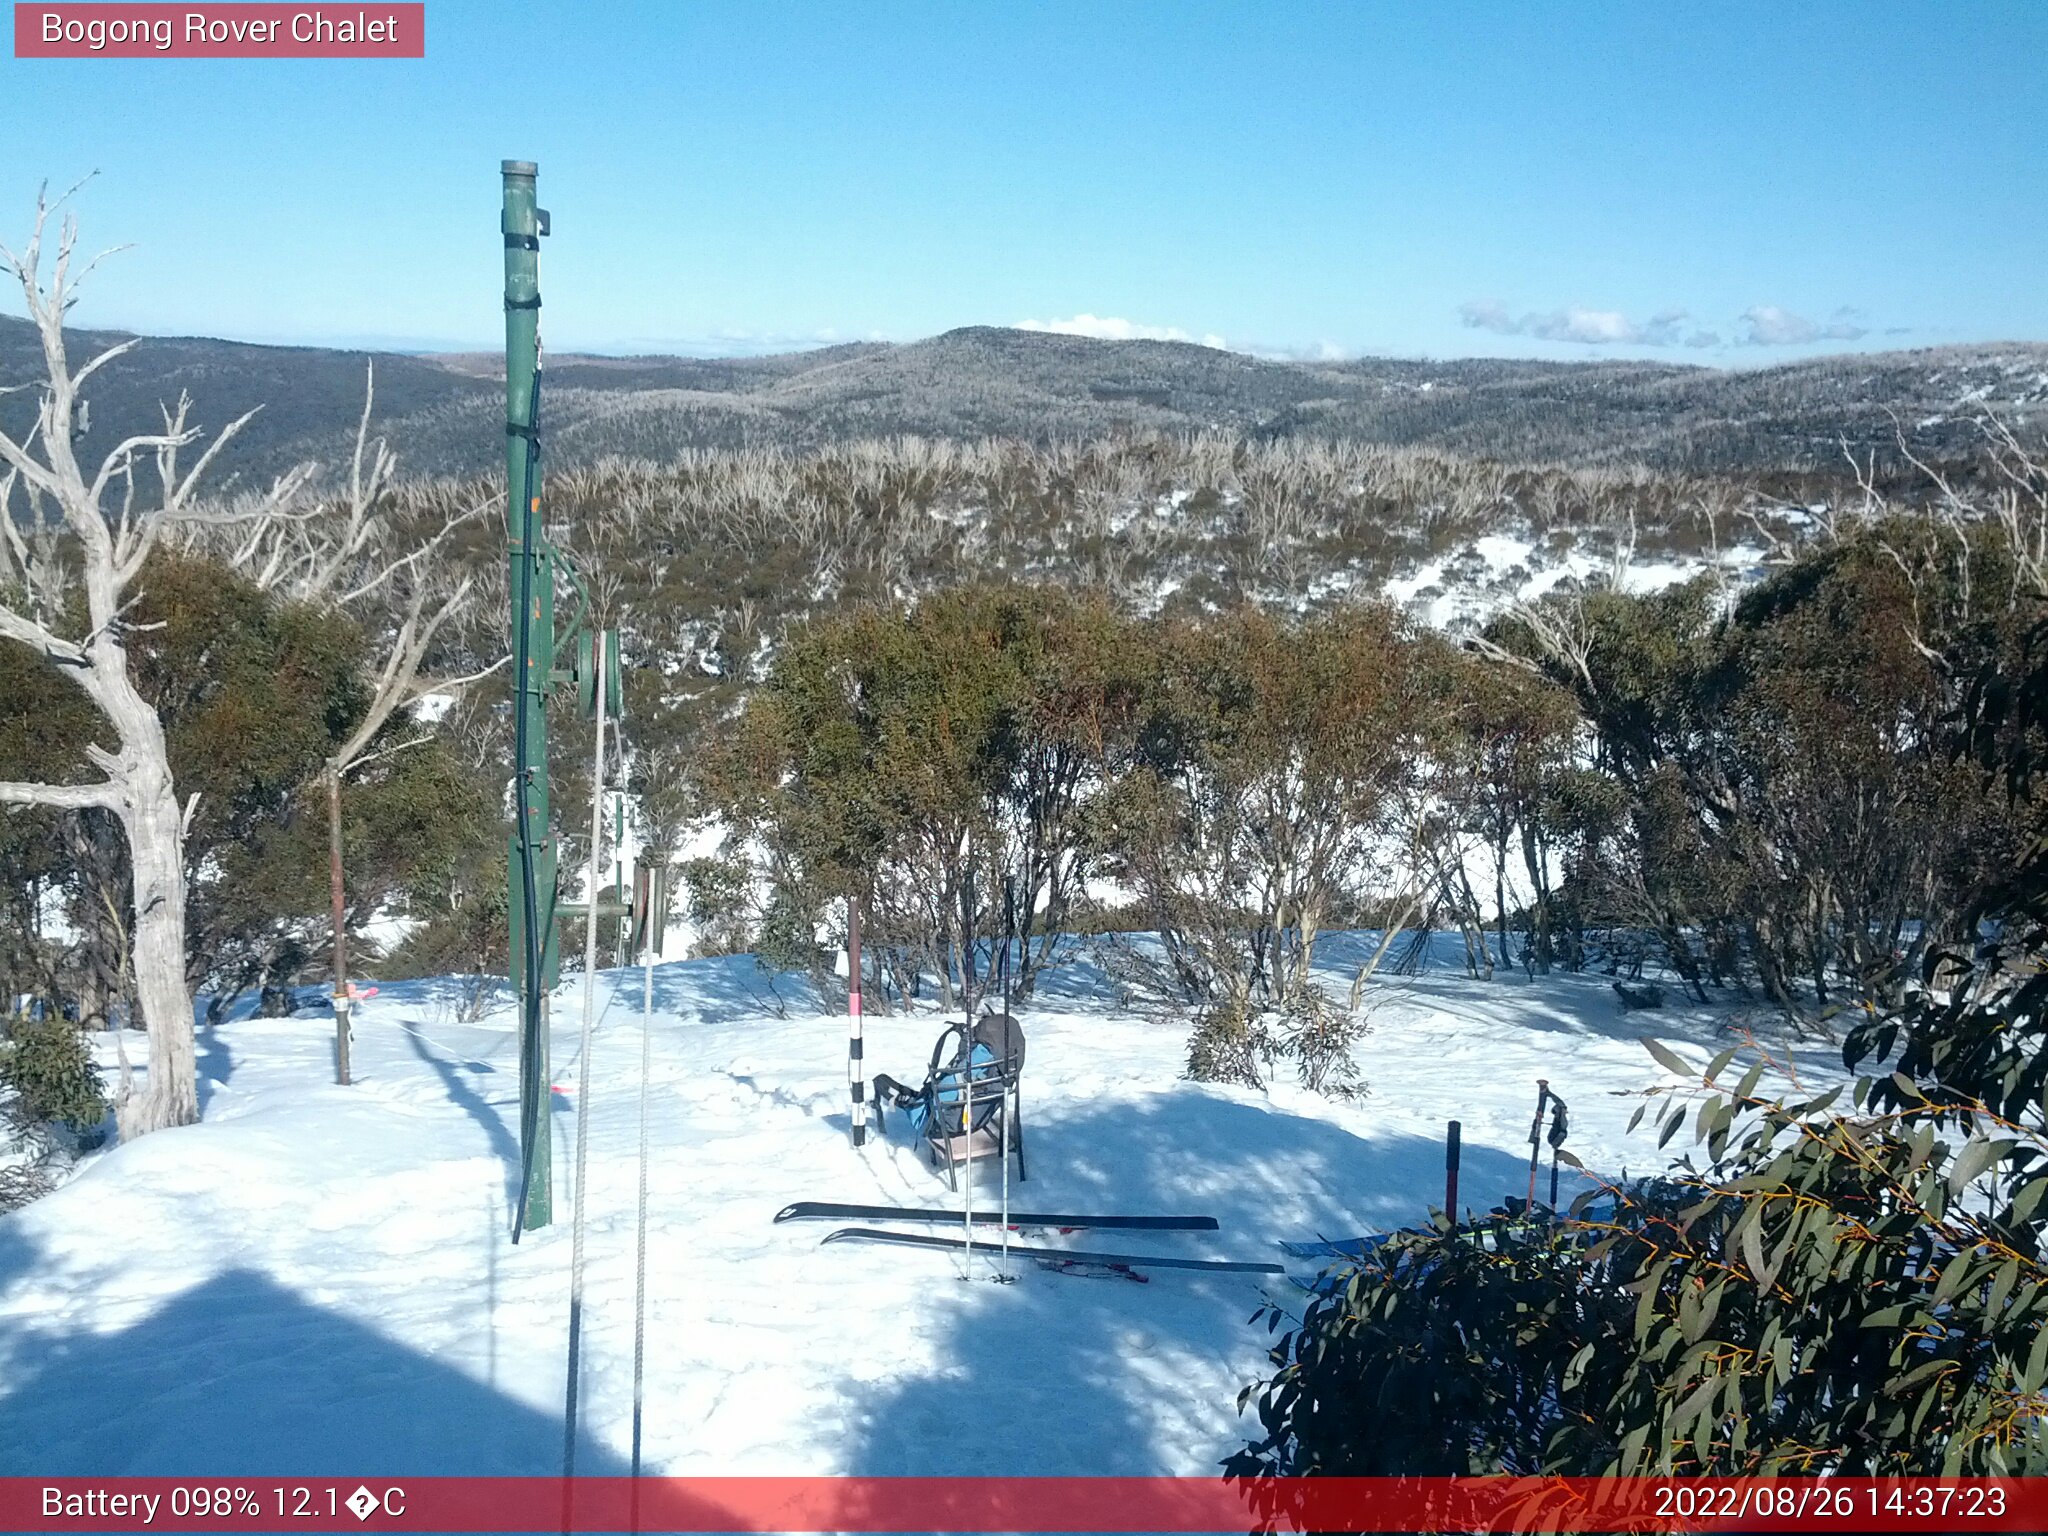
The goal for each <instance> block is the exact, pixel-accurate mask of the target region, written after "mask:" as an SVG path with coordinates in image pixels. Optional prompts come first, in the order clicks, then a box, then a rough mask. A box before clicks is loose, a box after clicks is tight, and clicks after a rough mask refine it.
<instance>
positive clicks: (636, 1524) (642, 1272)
mask: <svg viewBox="0 0 2048 1536" xmlns="http://www.w3.org/2000/svg"><path fill="white" fill-rule="evenodd" d="M648 884H649V900H648V911H649V914H650V921H649V923H648V925H647V926H648V935H649V936H648V938H647V940H646V943H645V945H644V947H643V948H642V950H641V953H642V954H643V955H644V956H645V960H646V969H645V980H644V981H643V983H642V990H641V995H640V1217H639V1236H638V1247H637V1251H636V1253H635V1255H634V1259H633V1492H632V1521H631V1528H632V1529H633V1530H636V1531H637V1530H639V1529H640V1406H641V1401H642V1399H641V1386H642V1382H643V1380H644V1376H645V1363H646V1359H647V1076H648V1072H649V1071H650V1070H651V1067H652V1064H653V1060H654V939H653V929H654V924H653V922H652V920H651V917H652V912H653V905H654V903H653V899H652V886H653V881H652V878H650V880H649V882H648Z"/></svg>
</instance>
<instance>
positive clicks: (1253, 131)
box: [0, 0, 2048, 365]
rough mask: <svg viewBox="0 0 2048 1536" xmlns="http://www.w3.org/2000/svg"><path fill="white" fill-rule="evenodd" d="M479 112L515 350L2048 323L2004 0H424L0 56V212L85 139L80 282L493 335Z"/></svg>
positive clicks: (2014, 332)
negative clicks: (176, 38) (359, 19)
mask: <svg viewBox="0 0 2048 1536" xmlns="http://www.w3.org/2000/svg"><path fill="white" fill-rule="evenodd" d="M372 9H374V6H372ZM507 157H514V158H531V159H535V160H537V161H539V163H540V167H541V200H542V202H543V204H544V205H546V206H547V207H548V208H549V209H550V210H551V211H552V213H553V216H554V227H555V234H554V236H553V237H552V238H551V239H550V240H549V241H548V242H547V243H546V245H545V246H544V248H543V257H542V261H543V266H542V284H543V292H544V294H545V295H546V300H547V310H546V316H545V322H544V324H545V331H546V336H547V340H548V343H549V345H550V346H552V347H554V348H556V349H558V350H559V349H565V348H589V349H600V350H688V351H698V352H745V351H760V350H781V349H783V348H786V347H791V346H798V345H812V344H816V343H818V342H820V341H827V340H845V339H855V338H863V337H870V336H874V337H881V338H886V339H890V340H909V339H913V338H915V337H919V336H926V335H931V334H934V333H936V332H939V331H942V330H945V329H948V328H949V327H952V326H956V325H967V324H1018V323H1024V322H1035V323H1038V324H1044V325H1066V326H1069V327H1071V328H1076V329H1083V330H1096V331H1100V332H1104V333H1111V334H1113V333H1116V332H1117V331H1118V330H1119V329H1120V328H1145V329H1147V330H1150V331H1153V332H1157V333H1169V334H1175V335H1184V336H1186V337H1188V338H1191V339H1196V340H1202V339H1215V340H1218V341H1221V342H1222V343H1224V344H1227V345H1229V346H1231V347H1234V348H1237V349H1240V350H1246V351H1260V352H1273V353H1299V354H1305V355H1315V354H1317V353H1319V352H1333V353H1342V354H1351V353H1360V352H1370V353H1395V354H1402V355H1430V356H1456V355H1472V354H1494V355H1513V356H1540V357H1589V356H1617V355H1621V356H1656V357H1668V358H1673V359H1679V360H1686V361H1697V362H1709V363H1716V364H1724V365H1741V364H1751V363H1759V362H1767V361H1774V360H1778V359H1781V358H1785V357H1791V356H1800V355H1807V354H1811V353H1815V352H1822V351H1841V350H1847V349H1851V348H1868V347H1898V346H1925V345H1930V344H1933V343H1937V342H1943V341H1973V340H1993V339H2015V338H2018V339H2044V338H2048V4H2042V3H2037V0H2012V3H2006V4H1994V3H1985V0H1980V3H1970V4H1952V3H1951V4H1939V5H1937V4H1915V5H1902V4H1887V3H1882V0H1857V3H1841V4H1825V3H1811V4H1786V3H1782V0H1779V3H1771V4H1761V3H1759V4H1737V3H1715V4H1709V5H1688V6H1666V5H1661V4H1649V3H1643V4H1589V3H1570V0H1554V3H1544V4H1508V3H1505V0H1501V3H1484V4H1480V3H1473V4H1432V5H1424V4H1421V3H1416V4H1406V5H1392V4H1374V3H1366V0H1353V3H1345V4H1331V5H1321V4H1307V3H1299V4H1290V3H1284V0H1262V3H1241V4H1216V3H1202V0H1173V3H1162V4H1146V3H1141V0H1114V3H1110V4H1102V3H1031V4H1025V3H1009V0H954V3H946V4H939V3H931V4H923V3H917V4H913V3H889V0H867V3H863V4H858V5H854V4H828V3H824V0H815V3H804V4H771V3H751V4H714V3H709V0H701V3H691V0H660V3H648V4H639V3H634V4H627V3H602V0H596V3H586V4H566V3H565V4H555V5H543V4H533V3H525V4H522V3H512V0H475V3H472V0H428V7H427V57H426V59H425V60H423V61H408V62H398V61H393V62H360V61H245V60H232V61H227V60H222V61H213V60H190V59H186V60H138V61H128V60H106V61H71V60H61V61H59V60H23V59H15V58H13V57H11V56H8V57H0V235H4V237H5V238H7V239H8V240H9V243H12V242H13V240H15V239H16V238H18V237H19V235H20V234H21V233H22V232H23V230H24V229H25V227H26V219H27V214H28V210H29V207H30V202H31V199H32V198H33V196H34V191H35V184H36V182H37V181H38V180H39V179H41V178H43V177H47V178H48V179H49V180H50V181H51V182H52V183H53V184H55V185H63V184H68V183H69V182H70V181H71V180H73V179H75V178H76V177H78V176H79V175H81V174H83V173H85V172H88V171H95V170H96V171H97V172H98V176H97V178H96V179H95V180H94V181H93V182H92V183H91V184H90V185H89V186H88V187H87V188H86V189H85V190H84V192H83V193H82V194H81V195H80V197H79V200H78V211H79V215H80V219H81V222H82V226H83V239H84V241H85V243H87V244H90V245H95V246H97V245H111V244H117V243H123V242H132V243H133V244H134V246H135V249H133V250H131V251H128V252H126V253H125V254H123V255H122V256H120V257H118V258H117V259H115V260H114V261H112V262H111V263H109V264H108V265H107V266H105V267H103V268H102V269H101V270H100V272H99V273H97V274H95V276H94V279H93V286H92V289H91V291H90V292H89V293H88V294H87V296H86V298H85V301H84V303H83V304H82V305H81V307H80V310H79V319H80V320H81V322H83V323H86V324H106V325H122V326H129V327H133V328H136V329H141V330H146V331H154V332H160V333H192V332H196V333H205V334H213V335H225V336H235V337H242V338H247V339H252V340H266V341H287V340H299V341H312V342H323V343H327V342H338V343H347V344H368V343H373V342H374V343H379V344H395V345H409V346H476V347H493V346H495V345H497V344H499V342H500V339H501V335H502V333H501V330H500V316H499V311H498V307H497V295H498V292H499V279H498V272H499V262H500V246H499V242H498V237H497V210H498V176H497V167H498V162H499V161H500V160H501V159H503V158H507ZM4 302H5V301H4V300H0V303H4ZM8 308H9V309H10V310H15V311H18V308H19V305H18V302H17V303H16V304H14V305H10V306H8Z"/></svg>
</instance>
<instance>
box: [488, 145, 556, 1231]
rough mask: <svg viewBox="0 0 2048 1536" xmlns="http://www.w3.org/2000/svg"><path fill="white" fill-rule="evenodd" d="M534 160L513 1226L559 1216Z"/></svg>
mask: <svg viewBox="0 0 2048 1536" xmlns="http://www.w3.org/2000/svg"><path fill="white" fill-rule="evenodd" d="M538 170H539V168H538V167H537V166H535V165H534V164H533V163H532V162H531V161H526V160H507V161H506V162H505V163H504V167H503V172H504V183H505V188H504V191H505V208H504V216H503V219H502V221H501V225H502V229H503V232H504V236H505V474H506V481H507V484H508V487H509V490H510V497H509V499H508V500H507V502H506V508H505V510H506V518H505V534H506V544H507V549H508V557H509V560H510V567H511V568H510V576H511V599H512V610H513V611H512V639H513V661H512V664H513V689H514V705H513V707H514V710H515V711H516V714H515V718H514V743H515V745H514V762H513V773H514V781H513V789H514V794H513V801H514V805H515V807H516V810H515V815H516V817H517V824H516V825H515V826H514V827H513V830H512V837H511V840H510V846H509V849H508V855H509V860H508V862H509V884H510V891H511V898H512V899H511V917H512V956H511V961H512V963H511V972H512V982H513V986H514V989H515V990H516V991H517V993H518V995H519V1004H520V1007H519V1020H520V1038H519V1044H520V1052H519V1067H520V1072H519V1078H520V1081H519V1098H520V1158H521V1187H522V1189H523V1191H524V1199H523V1203H522V1206H521V1209H520V1212H519V1214H518V1217H517V1226H516V1227H515V1229H514V1236H515V1239H516V1236H517V1232H518V1230H520V1229H522V1228H532V1227H544V1226H546V1225H548V1223H549V1222H550V1221H551V1220H552V1219H553V1203H554V1202H553V1193H552V1184H553V1181H552V1179H551V1177H550V1173H551V1164H552V1149H551V1146H550V1142H549V1136H548V1119H549V1099H550V1097H551V1085H550V1081H549V1071H548V1038H547V989H548V984H549V982H550V980H551V979H552V976H553V972H554V966H553V964H552V963H551V962H552V960H553V958H554V954H555V950H556V942H555V926H556V924H555V907H556V887H555V854H556V848H555V841H554V838H553V836H552V833H551V829H550V824H549V814H548V729H547V712H546V703H547V691H548V687H549V684H550V682H551V681H552V678H553V672H554V646H555V613H554V609H555V603H554V569H553V565H554V562H553V561H552V559H550V558H549V554H548V550H547V546H546V541H545V540H544V539H543V538H542V536H541V518H540V452H539V442H538V438H537V435H536V426H537V418H538V415H539V409H538V408H539V400H540V387H539V375H540V236H541V234H542V233H543V232H544V231H545V229H546V227H547V215H546V214H544V213H542V212H541V211H540V209H539V208H538V207H537V206H536V204H535V197H534V190H535V189H534V179H535V177H536V175H537V174H538Z"/></svg>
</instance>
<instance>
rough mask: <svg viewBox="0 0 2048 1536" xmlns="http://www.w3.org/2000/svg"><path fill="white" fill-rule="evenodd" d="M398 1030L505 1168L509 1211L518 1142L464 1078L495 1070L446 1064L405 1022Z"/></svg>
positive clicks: (483, 1065) (483, 1064)
mask: <svg viewBox="0 0 2048 1536" xmlns="http://www.w3.org/2000/svg"><path fill="white" fill-rule="evenodd" d="M398 1027H399V1028H400V1029H401V1030H402V1031H403V1032H404V1034H405V1043H406V1044H407V1045H408V1046H410V1047H411V1048H412V1053H413V1055H415V1056H417V1057H418V1058H419V1059H420V1060H421V1061H423V1062H425V1063H426V1064H427V1065H428V1066H430V1067H432V1068H433V1069H434V1075H435V1076H436V1077H438V1078H439V1079H440V1080H441V1086H442V1087H443V1088H445V1089H446V1090H447V1092H448V1101H449V1102H450V1103H451V1104H454V1105H456V1106H457V1107H458V1108H460V1109H461V1110H462V1112H463V1113H464V1114H466V1115H468V1116H469V1118H470V1119H472V1120H474V1121H475V1122H476V1123H477V1124H478V1125H479V1126H481V1127H483V1132H484V1136H485V1138H486V1139H487V1140H488V1141H489V1142H490V1145H491V1153H492V1155H493V1156H495V1157H496V1158H497V1159H498V1160H499V1161H500V1162H502V1163H503V1164H504V1165H505V1200H506V1206H507V1209H510V1207H511V1206H512V1205H514V1204H516V1203H517V1202H518V1199H519V1169H520V1160H519V1138H518V1137H517V1136H515V1135H513V1134H512V1128H511V1126H510V1125H508V1124H507V1123H506V1117H505V1116H504V1115H503V1114H502V1113H500V1111H499V1109H498V1107H497V1106H496V1105H495V1104H493V1103H492V1102H491V1101H490V1100H488V1099H486V1098H485V1097H484V1096H483V1095H482V1094H481V1093H479V1092H477V1090H476V1088H475V1087H474V1086H473V1085H472V1084H471V1083H470V1081H469V1078H468V1076H467V1075H466V1074H468V1073H473V1072H478V1071H483V1072H493V1073H494V1072H495V1071H496V1070H497V1069H496V1068H495V1067H493V1066H491V1064H490V1063H489V1062H479V1061H464V1062H459V1063H458V1062H454V1061H450V1060H449V1059H448V1058H447V1057H445V1056H443V1055H441V1054H440V1052H439V1051H438V1050H436V1048H435V1046H434V1044H433V1042H431V1041H429V1040H428V1039H427V1037H426V1035H425V1034H423V1033H422V1032H421V1031H420V1030H419V1029H418V1028H417V1027H416V1026H415V1025H413V1024H412V1023H410V1022H409V1021H407V1020H404V1019H401V1020H399V1023H398Z"/></svg>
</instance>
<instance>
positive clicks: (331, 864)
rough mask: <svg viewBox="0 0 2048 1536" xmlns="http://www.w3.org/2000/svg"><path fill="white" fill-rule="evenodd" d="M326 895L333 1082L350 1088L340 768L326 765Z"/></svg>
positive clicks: (346, 929)
mask: <svg viewBox="0 0 2048 1536" xmlns="http://www.w3.org/2000/svg"><path fill="white" fill-rule="evenodd" d="M327 894H328V902H329V905H330V906H331V908H332V909H333V917H334V1080H335V1081H336V1082H337V1083H339V1084H341V1085H342V1086H343V1087H344V1088H346V1087H347V1086H348V1005H349V995H348V910H347V906H348V903H347V897H346V894H345V892H344V890H343V886H342V877H341V764H339V763H337V762H335V761H333V760H332V759H329V760H328V763H327Z"/></svg>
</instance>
